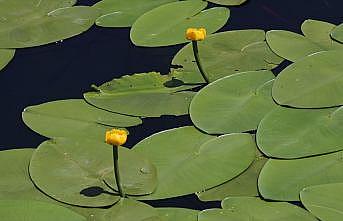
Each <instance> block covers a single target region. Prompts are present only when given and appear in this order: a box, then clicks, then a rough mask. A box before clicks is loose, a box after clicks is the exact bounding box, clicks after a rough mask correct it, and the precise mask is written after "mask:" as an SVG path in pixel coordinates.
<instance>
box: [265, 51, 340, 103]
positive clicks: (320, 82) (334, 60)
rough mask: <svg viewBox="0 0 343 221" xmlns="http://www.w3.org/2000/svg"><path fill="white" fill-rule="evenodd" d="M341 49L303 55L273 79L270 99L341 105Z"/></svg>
mask: <svg viewBox="0 0 343 221" xmlns="http://www.w3.org/2000/svg"><path fill="white" fill-rule="evenodd" d="M342 56H343V50H337V51H326V52H320V53H316V54H313V55H311V56H307V57H306V58H304V59H302V60H300V61H298V62H296V63H294V64H292V65H290V66H288V67H287V68H286V69H284V70H283V71H282V72H281V73H280V74H279V75H278V76H277V78H276V80H275V83H274V86H273V91H272V92H273V98H274V99H275V101H276V102H277V103H279V104H281V105H288V106H292V107H298V108H323V107H333V106H339V105H342V104H343V87H342V85H343V75H342V70H343V63H342V62H341V57H342Z"/></svg>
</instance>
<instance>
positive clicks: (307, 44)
mask: <svg viewBox="0 0 343 221" xmlns="http://www.w3.org/2000/svg"><path fill="white" fill-rule="evenodd" d="M334 28H335V25H333V24H330V23H327V22H322V21H316V20H306V21H305V22H304V23H303V24H302V26H301V29H302V32H303V33H304V35H300V34H297V33H294V32H290V31H283V30H272V31H269V32H267V35H266V38H267V42H268V45H269V46H270V48H271V49H272V50H273V51H274V52H275V53H276V54H277V55H279V56H281V57H283V58H285V59H287V60H290V61H297V60H299V59H300V58H303V57H306V56H308V55H311V54H314V53H317V52H321V51H328V50H335V49H343V45H342V44H339V43H337V42H334V41H333V40H332V39H331V38H330V32H331V31H332V30H333V29H334Z"/></svg>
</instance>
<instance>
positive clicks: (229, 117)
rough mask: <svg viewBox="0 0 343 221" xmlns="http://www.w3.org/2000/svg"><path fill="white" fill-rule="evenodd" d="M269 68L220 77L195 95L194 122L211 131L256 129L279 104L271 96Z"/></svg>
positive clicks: (218, 132) (215, 132)
mask: <svg viewBox="0 0 343 221" xmlns="http://www.w3.org/2000/svg"><path fill="white" fill-rule="evenodd" d="M273 79H274V75H273V73H272V72H270V71H253V72H245V73H239V74H235V75H231V76H228V77H224V78H222V79H219V80H217V81H215V82H213V83H211V84H209V85H207V86H206V87H204V88H203V89H201V91H200V92H198V93H197V94H196V96H194V99H193V100H192V103H191V105H190V115H191V119H192V121H193V123H194V124H195V126H196V127H198V128H199V129H201V130H203V131H205V132H206V133H209V134H227V133H235V132H245V131H251V130H256V129H257V126H258V124H259V123H260V121H261V120H262V118H263V117H264V116H265V115H266V114H267V113H268V112H270V111H271V110H272V109H273V108H274V107H275V106H276V104H275V103H274V101H273V98H272V96H271V90H272V85H273Z"/></svg>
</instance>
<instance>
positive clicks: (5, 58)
mask: <svg viewBox="0 0 343 221" xmlns="http://www.w3.org/2000/svg"><path fill="white" fill-rule="evenodd" d="M14 54H15V50H12V49H0V70H1V69H3V68H4V67H6V65H7V64H8V63H9V62H10V61H11V60H12V59H13V57H14Z"/></svg>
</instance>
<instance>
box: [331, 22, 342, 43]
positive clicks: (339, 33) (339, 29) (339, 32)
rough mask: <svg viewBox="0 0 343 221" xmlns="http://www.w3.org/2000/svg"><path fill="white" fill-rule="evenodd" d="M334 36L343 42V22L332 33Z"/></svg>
mask: <svg viewBox="0 0 343 221" xmlns="http://www.w3.org/2000/svg"><path fill="white" fill-rule="evenodd" d="M331 36H332V38H334V39H335V40H337V41H339V42H341V43H343V24H340V25H339V26H337V27H336V28H335V29H333V30H332V33H331Z"/></svg>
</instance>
